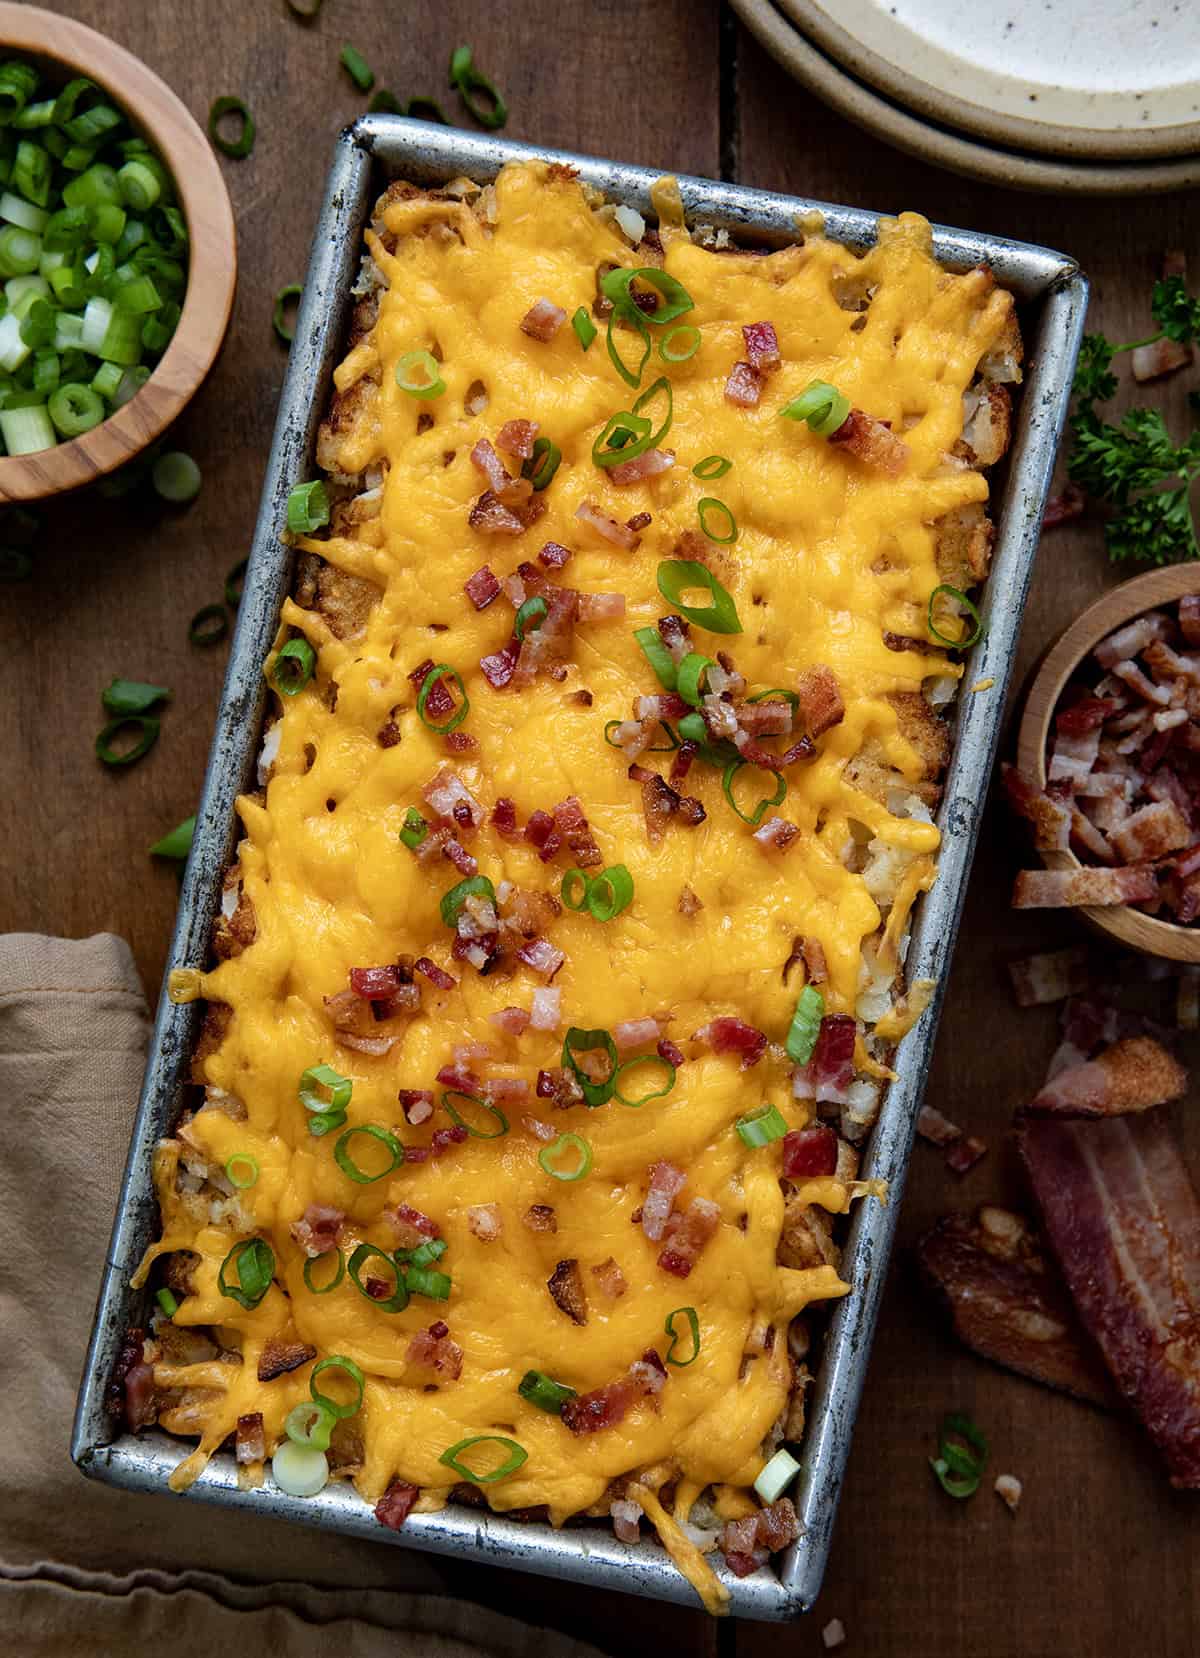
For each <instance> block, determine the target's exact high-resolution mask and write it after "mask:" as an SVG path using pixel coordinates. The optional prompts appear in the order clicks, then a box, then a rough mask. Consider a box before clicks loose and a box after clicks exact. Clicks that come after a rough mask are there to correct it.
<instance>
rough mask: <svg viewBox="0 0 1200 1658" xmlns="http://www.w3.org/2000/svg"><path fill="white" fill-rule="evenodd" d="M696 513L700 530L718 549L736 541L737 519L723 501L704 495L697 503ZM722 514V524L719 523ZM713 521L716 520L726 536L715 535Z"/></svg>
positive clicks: (715, 530) (713, 496)
mask: <svg viewBox="0 0 1200 1658" xmlns="http://www.w3.org/2000/svg"><path fill="white" fill-rule="evenodd" d="M696 513H697V516H698V517H699V519H700V528H701V529H702V530H703V531H704V533H705V535H706V536H707V537H708V539H709V540H710V541H715V542H716V543H717V545H718V546H719V547H729V546H732V545H733V543H734V542H735V541H736V540H737V538H738V527H737V519H736V518H735V517H734V516H733V514H732V513H731V512H730V510H729V508H728V507H727V506H726V505H725V503H724V501H718V500H717V498H716V496H715V495H706V496H704V498H703V499H702V500H701V501H699V502H697V504H696ZM722 514H724V520H725V521H724V524H722V523H721V515H722ZM714 519H715V520H716V523H717V525H719V526H720V527H721V528H723V529H725V530H726V531H727V533H726V534H724V535H718V534H717V529H716V528H715V527H714V525H713V520H714Z"/></svg>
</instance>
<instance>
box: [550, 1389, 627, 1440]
mask: <svg viewBox="0 0 1200 1658" xmlns="http://www.w3.org/2000/svg"><path fill="white" fill-rule="evenodd" d="M636 1399H637V1388H636V1386H635V1385H634V1383H633V1382H632V1381H630V1380H629V1379H628V1377H625V1376H622V1377H619V1378H618V1380H617V1381H615V1382H607V1383H606V1384H605V1385H604V1386H603V1387H598V1388H595V1389H594V1390H593V1391H592V1392H591V1393H581V1394H579V1395H578V1397H577V1398H574V1399H567V1400H566V1401H565V1402H564V1404H563V1407H562V1411H561V1413H560V1414H561V1416H562V1419H563V1422H564V1423H565V1424H566V1426H567V1427H568V1428H569V1429H570V1431H571V1432H572V1433H573V1434H585V1433H600V1432H602V1431H603V1430H604V1429H606V1428H613V1427H616V1425H617V1423H618V1422H621V1421H623V1420H624V1418H625V1416H626V1415H627V1414H628V1411H629V1407H630V1406H631V1405H632V1404H633V1403H634V1402H635V1400H636Z"/></svg>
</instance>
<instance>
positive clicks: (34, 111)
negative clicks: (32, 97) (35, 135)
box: [13, 98, 54, 142]
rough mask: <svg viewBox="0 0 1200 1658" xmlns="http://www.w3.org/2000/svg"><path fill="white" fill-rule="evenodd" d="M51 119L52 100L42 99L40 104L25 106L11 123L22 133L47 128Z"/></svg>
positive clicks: (52, 116) (52, 113)
mask: <svg viewBox="0 0 1200 1658" xmlns="http://www.w3.org/2000/svg"><path fill="white" fill-rule="evenodd" d="M53 119H54V99H53V98H43V99H42V101H41V103H37V104H26V106H25V108H24V109H23V110H22V111H21V113H20V115H18V116H17V118H16V120H15V121H14V122H13V126H14V127H18V128H19V129H20V130H21V131H22V132H32V131H34V130H35V129H36V128H38V127H48V126H49V125H50V123H51V121H52V120H53ZM43 142H44V138H43Z"/></svg>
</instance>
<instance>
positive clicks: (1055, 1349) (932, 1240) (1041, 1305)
mask: <svg viewBox="0 0 1200 1658" xmlns="http://www.w3.org/2000/svg"><path fill="white" fill-rule="evenodd" d="M917 1262H918V1264H919V1266H920V1269H921V1275H922V1277H923V1278H924V1280H925V1282H926V1284H927V1285H928V1286H929V1288H930V1290H931V1291H933V1293H934V1295H935V1296H936V1297H937V1298H938V1299H939V1300H940V1301H941V1302H942V1303H943V1304H944V1306H945V1308H946V1311H947V1312H948V1313H949V1315H950V1317H951V1320H952V1321H953V1325H954V1332H955V1334H956V1335H957V1336H958V1339H959V1340H960V1341H961V1342H963V1343H964V1345H966V1346H967V1347H969V1348H970V1349H971V1351H972V1352H974V1353H978V1354H979V1355H980V1357H981V1358H985V1359H991V1361H992V1362H993V1364H1001V1365H1004V1366H1005V1368H1006V1369H1008V1370H1015V1371H1017V1372H1018V1373H1019V1374H1020V1375H1022V1376H1029V1377H1031V1378H1032V1379H1033V1380H1034V1381H1035V1382H1043V1383H1044V1384H1045V1385H1046V1386H1047V1387H1055V1388H1059V1389H1061V1390H1062V1391H1063V1392H1064V1393H1071V1394H1074V1396H1075V1397H1076V1398H1077V1399H1087V1400H1089V1401H1090V1402H1091V1403H1092V1404H1094V1405H1105V1406H1114V1405H1115V1404H1116V1403H1117V1398H1116V1394H1115V1392H1114V1390H1113V1386H1112V1383H1111V1382H1110V1380H1109V1378H1108V1373H1107V1372H1106V1370H1105V1368H1104V1365H1103V1363H1102V1361H1101V1359H1100V1355H1099V1354H1098V1353H1097V1351H1096V1349H1095V1348H1094V1346H1093V1345H1092V1342H1091V1340H1090V1338H1089V1337H1088V1335H1087V1333H1086V1332H1085V1331H1084V1329H1083V1328H1082V1326H1081V1325H1080V1323H1079V1319H1078V1317H1077V1315H1076V1313H1075V1309H1074V1308H1073V1307H1072V1305H1071V1299H1070V1297H1069V1295H1068V1294H1067V1291H1066V1288H1065V1286H1064V1285H1063V1283H1062V1282H1061V1280H1060V1279H1059V1277H1058V1274H1057V1273H1056V1272H1055V1270H1054V1268H1053V1266H1052V1265H1051V1263H1050V1262H1049V1261H1048V1260H1047V1259H1046V1257H1045V1254H1044V1252H1043V1248H1042V1245H1041V1242H1040V1240H1039V1239H1038V1238H1037V1237H1036V1235H1035V1234H1034V1233H1033V1232H1032V1230H1031V1229H1030V1227H1029V1225H1028V1223H1027V1222H1026V1221H1025V1219H1024V1218H1023V1217H1022V1216H1020V1215H1017V1214H1013V1213H1011V1212H1010V1211H1008V1210H1004V1209H996V1208H993V1207H990V1206H985V1207H983V1208H981V1209H979V1210H978V1211H977V1212H976V1214H975V1216H974V1217H970V1216H967V1215H947V1216H946V1217H945V1219H944V1220H940V1221H939V1222H938V1223H937V1225H936V1226H935V1227H934V1228H933V1230H932V1231H931V1232H927V1233H926V1234H925V1236H924V1237H923V1238H922V1239H921V1241H920V1243H919V1244H918V1245H917Z"/></svg>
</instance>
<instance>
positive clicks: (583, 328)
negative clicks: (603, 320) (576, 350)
mask: <svg viewBox="0 0 1200 1658" xmlns="http://www.w3.org/2000/svg"><path fill="white" fill-rule="evenodd" d="M571 327H572V328H573V329H574V330H575V338H576V339H577V340H578V341H579V344H580V347H581V348H582V349H583V350H584V351H586V350H587V348H588V346H589V345H591V343H592V341H593V340H594V339H595V338H596V335H597V334H598V333H599V332H600V330H599V329H598V328H597V327H596V324H595V323H594V322H593V321H592V319H591V317H590V316H589V315H588V311H587V306H586V305H581V306H580V307H579V309H578V310H577V311H576V313H575V315H574V316H573V317H572V318H571Z"/></svg>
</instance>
